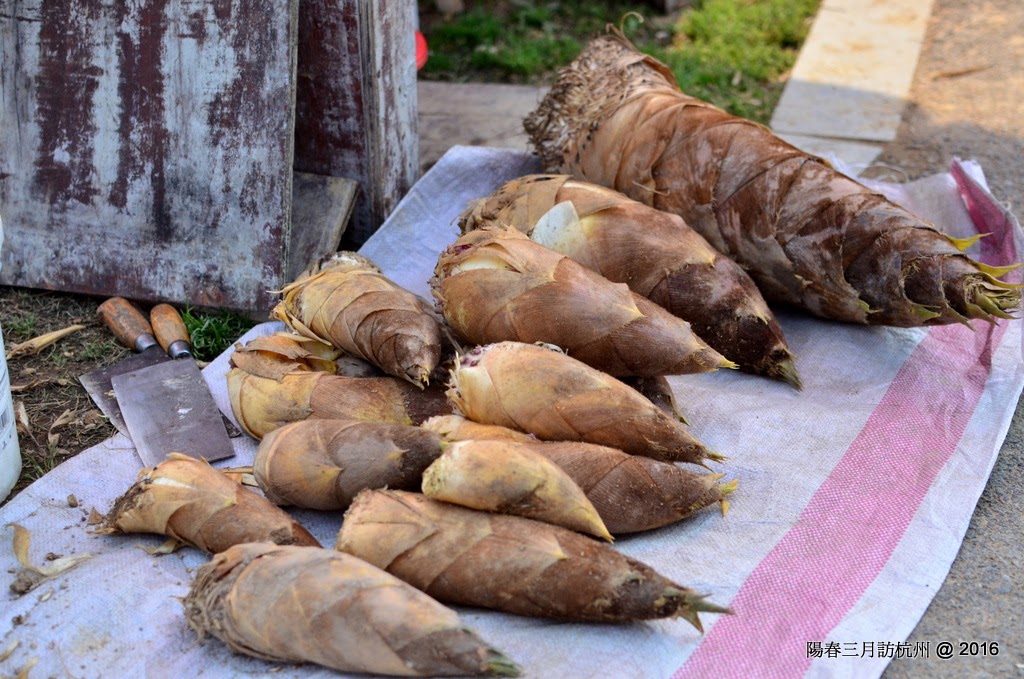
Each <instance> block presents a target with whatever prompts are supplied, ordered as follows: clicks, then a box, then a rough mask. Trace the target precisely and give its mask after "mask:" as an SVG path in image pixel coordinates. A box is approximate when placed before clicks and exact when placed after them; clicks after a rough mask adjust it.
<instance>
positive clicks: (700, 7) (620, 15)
mask: <svg viewBox="0 0 1024 679" xmlns="http://www.w3.org/2000/svg"><path fill="white" fill-rule="evenodd" d="M819 2H820V0H697V2H695V3H694V5H693V7H691V8H690V9H687V10H684V11H683V12H682V13H680V14H679V15H678V16H676V17H667V18H666V17H664V16H659V15H657V13H656V12H654V11H653V10H652V9H651V6H650V5H639V4H633V3H623V2H616V1H613V0H610V1H608V2H589V3H579V4H577V3H570V2H543V1H540V2H537V1H529V0H520V1H518V2H512V1H508V2H476V3H473V2H467V7H468V9H467V11H466V12H465V13H463V14H460V15H458V16H456V17H454V18H453V19H451V20H449V21H440V20H437V21H433V22H431V23H430V24H429V25H426V24H425V25H424V33H425V34H426V36H427V40H428V42H429V44H430V50H431V56H430V60H429V61H428V62H427V65H426V66H425V67H424V69H423V71H422V72H421V75H422V77H424V78H429V79H435V80H456V81H467V80H471V81H486V82H512V83H533V84H539V85H549V84H551V83H552V82H554V80H555V77H556V71H557V69H558V68H559V67H560V66H562V65H564V64H566V63H568V62H569V61H571V60H572V59H573V58H574V57H575V56H576V55H577V54H578V53H579V52H580V50H582V49H583V46H584V45H585V44H586V42H587V41H588V40H589V39H590V38H591V37H593V36H595V35H597V34H598V33H599V32H601V31H602V30H603V29H604V26H605V25H606V24H609V23H612V24H615V25H619V24H620V23H621V24H622V25H623V28H624V30H625V32H626V34H627V35H628V36H629V37H630V39H631V40H633V42H634V43H635V44H636V45H637V47H639V48H640V49H641V50H643V51H645V52H648V53H650V54H653V55H654V56H656V57H657V58H659V59H661V60H662V61H664V62H665V63H667V64H668V65H669V66H670V67H671V68H672V71H673V72H674V73H675V74H676V77H677V78H678V79H679V83H680V86H681V87H682V88H683V90H684V91H686V92H687V93H689V94H692V95H694V96H696V97H699V98H701V99H704V100H706V101H710V102H711V103H713V104H715V105H716V106H720V107H722V108H724V109H726V110H728V111H730V112H731V113H734V114H736V115H740V116H743V117H746V118H751V119H753V120H757V121H758V122H762V123H767V121H768V119H769V118H770V117H771V112H772V110H773V109H774V108H775V104H776V103H777V102H778V98H779V95H780V94H781V92H782V84H783V78H784V76H785V74H786V73H787V72H788V71H789V69H790V68H792V66H793V63H794V61H795V60H796V55H797V52H798V50H799V48H800V45H801V44H802V43H803V40H804V38H805V37H806V35H807V30H808V28H809V27H810V20H811V18H812V17H813V15H814V13H815V11H816V10H817V8H818V4H819ZM424 7H426V5H422V6H421V10H422V9H423V8H424ZM628 12H638V13H640V14H642V15H644V16H645V17H646V20H645V21H643V22H640V21H639V20H637V19H636V18H634V17H627V16H626V15H627V13H628ZM624 17H625V19H624Z"/></svg>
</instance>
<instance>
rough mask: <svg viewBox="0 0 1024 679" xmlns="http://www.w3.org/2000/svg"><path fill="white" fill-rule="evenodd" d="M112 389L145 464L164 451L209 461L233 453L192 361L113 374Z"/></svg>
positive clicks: (152, 462)
mask: <svg viewBox="0 0 1024 679" xmlns="http://www.w3.org/2000/svg"><path fill="white" fill-rule="evenodd" d="M111 384H112V385H113V388H114V394H115V395H116V397H117V402H118V404H119V405H120V408H121V415H122V416H123V417H124V421H125V424H126V425H127V428H128V432H129V434H130V436H131V439H132V441H133V442H134V443H135V448H136V450H137V451H138V453H139V457H141V458H142V461H143V462H144V463H145V464H146V465H147V466H149V467H153V466H156V465H157V464H159V463H160V462H163V460H164V459H165V458H166V457H167V455H168V453H183V454H185V455H188V456H190V457H195V458H203V459H205V460H207V461H208V462H214V461H216V460H222V459H224V458H226V457H231V456H232V455H234V450H233V449H232V446H231V441H230V439H229V438H228V433H227V430H226V429H225V428H224V422H223V419H222V418H221V414H220V409H219V408H217V405H216V404H215V403H214V402H213V396H212V395H211V394H210V389H209V387H208V386H207V385H206V380H204V379H203V374H202V373H201V372H200V371H199V368H198V367H197V366H196V364H195V361H192V360H171V361H165V362H161V363H157V364H155V365H150V366H148V367H144V368H139V369H137V370H131V371H128V372H124V373H121V374H119V375H114V376H113V377H112V378H111Z"/></svg>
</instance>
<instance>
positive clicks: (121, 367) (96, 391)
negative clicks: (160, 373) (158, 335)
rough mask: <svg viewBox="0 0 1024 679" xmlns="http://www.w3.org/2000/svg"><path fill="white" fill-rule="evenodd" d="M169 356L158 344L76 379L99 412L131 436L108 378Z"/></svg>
mask: <svg viewBox="0 0 1024 679" xmlns="http://www.w3.org/2000/svg"><path fill="white" fill-rule="evenodd" d="M170 360H171V357H170V356H168V355H167V354H166V352H164V350H163V349H161V348H160V347H159V346H156V345H154V346H152V347H150V348H149V349H146V350H145V351H143V352H142V353H140V354H132V355H131V356H128V357H127V358H124V359H122V360H120V361H118V362H117V363H115V364H113V365H108V366H106V367H105V368H100V369H98V370H93V371H92V372H91V373H86V374H85V375H81V376H79V378H78V381H79V382H81V383H82V386H83V387H85V391H86V392H87V393H88V394H89V396H91V397H92V400H93V403H95V404H96V405H97V407H99V409H100V412H102V413H103V414H104V415H106V416H107V419H108V420H110V423H111V424H112V425H114V426H115V427H116V428H117V430H118V431H119V432H121V433H122V434H124V435H125V436H127V437H129V438H131V434H129V433H128V427H127V426H125V423H124V418H123V417H121V408H120V406H118V405H117V397H115V396H114V387H113V385H111V383H110V380H111V378H113V376H114V375H120V374H122V373H126V372H131V371H133V370H140V369H141V368H145V367H147V366H151V365H156V364H157V363H166V362H168V361H170Z"/></svg>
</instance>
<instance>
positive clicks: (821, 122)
mask: <svg viewBox="0 0 1024 679" xmlns="http://www.w3.org/2000/svg"><path fill="white" fill-rule="evenodd" d="M818 19H819V21H821V22H823V24H822V25H821V26H819V25H815V27H814V29H812V32H811V36H810V40H809V43H808V45H805V49H804V51H803V53H802V55H801V59H800V63H799V64H798V66H797V67H796V68H795V69H794V73H793V79H792V81H791V82H792V84H793V89H792V90H788V91H787V92H786V93H784V96H783V98H782V101H781V102H780V106H779V109H778V110H777V112H776V116H775V118H774V119H773V124H774V125H775V126H776V127H777V128H780V129H785V130H786V132H785V133H784V135H785V136H787V137H789V138H790V139H791V140H792V141H793V142H794V143H797V145H801V146H804V147H805V148H807V149H808V150H810V151H812V152H814V153H823V154H824V153H828V152H832V153H835V154H836V155H837V156H838V157H839V158H842V159H843V160H844V161H846V162H847V163H849V164H850V165H852V166H853V167H854V168H855V169H863V168H867V170H866V173H867V174H868V175H869V176H879V175H880V174H888V175H889V176H888V177H887V178H889V179H890V180H906V179H912V178H915V177H918V176H921V175H925V174H932V173H935V172H940V171H945V170H946V169H947V168H948V165H949V161H950V159H951V158H952V157H953V156H960V157H963V158H975V159H977V160H978V161H979V162H981V164H982V167H983V168H984V169H985V171H986V175H987V177H988V178H989V182H990V184H991V186H992V188H993V192H994V194H995V196H996V197H997V198H999V199H1000V200H1003V201H1005V202H1007V203H1009V204H1010V205H1011V206H1012V207H1014V209H1015V212H1016V214H1017V216H1018V218H1020V217H1022V216H1024V115H1022V111H1024V37H1022V35H1024V2H1022V1H1021V0H982V1H980V2H978V1H975V0H825V3H824V5H823V11H822V12H821V13H820V14H819V17H818ZM840 53H841V56H839V55H840ZM842 64H846V65H847V68H843V67H842ZM877 69H883V70H885V72H886V74H887V75H886V77H885V78H883V79H882V80H878V78H876V76H877V75H878V73H876V70H877ZM419 95H420V157H421V165H423V166H424V167H429V166H430V165H432V164H433V162H435V161H436V160H437V159H438V158H439V157H440V156H441V155H442V154H443V153H444V151H445V150H447V149H448V148H449V147H450V146H453V145H456V144H479V145H484V146H505V147H510V148H516V149H523V148H527V139H526V136H525V134H524V133H523V131H522V119H523V117H524V116H525V115H526V114H527V113H528V112H530V111H532V110H533V108H534V107H535V105H536V102H537V101H539V99H540V97H541V96H542V90H540V89H538V88H532V87H525V86H505V85H478V84H458V85H451V84H444V83H426V82H421V83H420V89H419ZM879 152H881V154H882V155H881V157H879V158H878V159H877V161H876V157H877V156H878V153H879ZM872 163H874V165H873V166H872ZM1018 322H1020V321H1018ZM1022 507H1024V410H1022V409H1021V408H1020V407H1018V410H1017V415H1016V417H1015V418H1014V421H1013V423H1012V425H1011V427H1010V432H1009V435H1008V436H1007V439H1006V442H1005V444H1004V446H1003V449H1002V452H1001V455H1000V458H999V460H998V461H997V463H996V466H995V469H994V470H993V472H992V476H991V478H990V480H989V483H988V486H987V488H986V490H985V492H984V493H983V495H982V496H981V500H980V501H979V504H978V507H977V509H976V511H975V514H974V517H973V519H972V521H971V525H970V528H969V529H968V532H967V535H966V537H965V539H964V542H963V546H962V547H961V550H960V553H959V556H958V557H957V559H956V561H955V562H954V564H953V567H952V570H951V571H950V574H949V577H948V578H947V580H946V582H945V583H944V584H943V586H942V588H941V589H940V590H939V592H938V593H937V595H936V597H935V600H934V602H933V603H932V605H931V606H930V608H929V609H928V611H927V613H926V614H925V615H924V617H923V618H922V620H921V622H920V623H919V624H918V626H917V628H916V629H915V630H914V632H913V634H912V635H911V637H910V641H912V642H916V641H929V642H931V645H932V647H934V646H935V644H937V643H938V642H939V641H951V642H953V643H954V644H957V642H959V641H961V640H962V641H978V642H991V641H995V642H997V643H998V644H999V647H1000V656H998V657H996V658H953V659H950V660H940V659H938V658H936V657H934V655H933V657H931V658H928V659H922V658H914V659H898V660H895V661H893V662H892V664H891V665H890V666H889V668H888V669H887V671H886V673H885V677H886V678H887V679H903V678H908V679H909V678H911V677H925V676H927V677H937V678H939V679H945V678H949V679H953V678H954V677H957V678H958V677H1003V676H1016V677H1022V678H1024V610H1022V608H1024V607H1022V606H1021V602H1022V600H1024V599H1022V595H1021V592H1024V512H1022V511H1021V508H1022ZM846 641H872V640H870V639H865V640H846ZM874 641H892V640H874Z"/></svg>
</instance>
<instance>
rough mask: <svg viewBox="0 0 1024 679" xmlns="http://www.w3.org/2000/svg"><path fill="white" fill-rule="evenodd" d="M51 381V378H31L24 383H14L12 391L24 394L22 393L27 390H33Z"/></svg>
mask: <svg viewBox="0 0 1024 679" xmlns="http://www.w3.org/2000/svg"><path fill="white" fill-rule="evenodd" d="M49 383H50V380H48V379H43V378H39V379H36V380H31V381H29V382H25V383H23V384H12V385H11V393H12V394H22V393H24V392H26V391H32V390H33V389H35V388H36V387H41V386H43V385H46V384H49Z"/></svg>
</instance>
